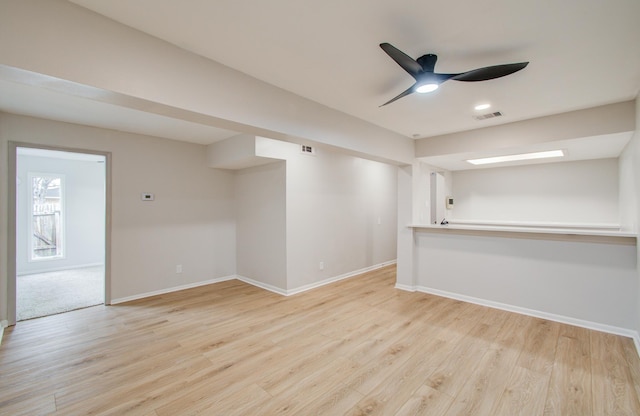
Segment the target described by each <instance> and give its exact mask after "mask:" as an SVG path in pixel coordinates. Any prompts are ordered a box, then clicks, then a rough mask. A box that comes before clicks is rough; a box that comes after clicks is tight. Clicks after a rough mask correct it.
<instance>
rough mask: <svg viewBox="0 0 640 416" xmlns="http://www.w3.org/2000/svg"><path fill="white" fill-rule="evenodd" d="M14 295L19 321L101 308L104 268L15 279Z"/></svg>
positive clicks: (89, 268) (65, 271) (33, 275)
mask: <svg viewBox="0 0 640 416" xmlns="http://www.w3.org/2000/svg"><path fill="white" fill-rule="evenodd" d="M16 292H17V296H16V317H17V320H18V321H23V320H25V319H31V318H37V317H41V316H48V315H54V314H57V313H62V312H67V311H72V310H74V309H80V308H86V307H88V306H94V305H100V304H102V303H103V302H104V268H103V267H102V266H99V267H87V268H83V269H72V270H63V271H57V272H49V273H39V274H30V275H24V276H18V278H17V281H16Z"/></svg>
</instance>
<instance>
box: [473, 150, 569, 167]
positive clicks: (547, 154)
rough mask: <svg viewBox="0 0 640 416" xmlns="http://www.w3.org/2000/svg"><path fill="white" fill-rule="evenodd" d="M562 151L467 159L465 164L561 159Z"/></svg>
mask: <svg viewBox="0 0 640 416" xmlns="http://www.w3.org/2000/svg"><path fill="white" fill-rule="evenodd" d="M563 156H564V151H562V150H549V151H546V152H534V153H520V154H517V155H507V156H496V157H485V158H481V159H469V160H467V162H469V163H471V164H472V165H487V164H490V163H503V162H514V161H519V160H532V159H546V158H551V157H563Z"/></svg>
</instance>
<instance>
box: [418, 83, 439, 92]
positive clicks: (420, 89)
mask: <svg viewBox="0 0 640 416" xmlns="http://www.w3.org/2000/svg"><path fill="white" fill-rule="evenodd" d="M437 89H438V84H422V85H420V86H419V87H418V88H416V92H419V93H421V94H424V93H425V92H431V91H435V90H437Z"/></svg>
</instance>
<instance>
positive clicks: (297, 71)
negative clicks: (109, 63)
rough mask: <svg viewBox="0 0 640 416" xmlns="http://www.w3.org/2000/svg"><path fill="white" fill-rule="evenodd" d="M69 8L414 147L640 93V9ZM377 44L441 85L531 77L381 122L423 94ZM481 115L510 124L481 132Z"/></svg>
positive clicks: (623, 3)
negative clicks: (458, 75) (428, 63)
mask: <svg viewBox="0 0 640 416" xmlns="http://www.w3.org/2000/svg"><path fill="white" fill-rule="evenodd" d="M71 1H72V2H73V3H76V4H78V5H81V6H83V7H86V8H89V9H91V10H93V11H95V12H97V13H100V14H102V15H104V16H107V17H110V18H112V19H114V20H116V21H119V22H121V23H124V24H126V25H129V26H131V27H133V28H136V29H139V30H141V31H143V32H146V33H149V34H151V35H153V36H156V37H158V38H161V39H164V40H166V41H168V42H171V43H173V44H175V45H177V46H179V47H181V48H184V49H187V50H189V51H192V52H195V53H197V54H200V55H202V56H205V57H208V58H210V59H212V60H215V61H217V62H220V63H222V64H224V65H227V66H229V67H231V68H234V69H237V70H239V71H241V72H244V73H246V74H249V75H251V76H253V77H255V78H258V79H260V80H263V81H265V82H267V83H270V84H273V85H276V86H278V87H281V88H283V89H285V90H288V91H291V92H293V93H296V94H298V95H301V96H303V97H306V98H308V99H311V100H313V101H316V102H319V103H321V104H324V105H326V106H328V107H332V108H334V109H337V110H340V111H342V112H344V113H347V114H350V115H353V116H355V117H358V118H361V119H364V120H367V121H369V122H371V123H374V124H377V125H379V126H382V127H384V128H386V129H389V130H392V131H395V132H398V133H401V134H403V135H406V136H408V137H426V136H433V135H438V134H444V133H450V132H455V131H462V130H469V129H474V128H478V127H485V126H489V125H495V124H502V123H508V122H513V121H517V120H522V119H528V118H533V117H539V116H544V115H549V114H555V113H561V112H566V111H571V110H577V109H581V108H588V107H594V106H598V105H602V104H608V103H613V102H619V101H625V100H630V99H633V98H635V96H636V95H637V93H638V89H639V87H640V48H638V41H640V1H638V0H608V1H602V0H562V1H552V0H543V1H541V0H517V1H514V0H485V1H476V0H458V1H437V2H436V1H418V0H393V1H392V0H349V1H346V2H345V1H341V0H325V1H322V2H320V1H317V2H305V1H300V0H270V1H256V0H216V1H202V0H181V1H175V0H109V1H104V0H71ZM381 42H389V43H391V44H393V45H394V46H396V47H397V48H399V49H401V50H403V51H404V52H406V53H407V54H408V55H410V56H412V57H414V58H416V57H418V56H420V55H422V54H425V53H436V54H437V55H438V56H439V61H438V63H437V64H436V71H437V72H463V71H466V70H470V69H474V68H477V67H483V66H488V65H495V64H501V63H510V62H521V61H530V64H529V66H528V67H527V68H525V69H524V70H522V71H520V72H518V73H516V74H513V75H510V76H507V77H504V78H499V79H495V80H491V81H485V82H477V83H464V82H455V81H449V82H447V83H445V84H443V85H442V86H441V88H440V89H439V90H437V91H436V92H435V93H432V94H426V95H419V94H413V95H411V96H409V97H405V98H402V99H401V100H399V101H397V102H395V103H392V104H390V105H388V106H385V107H382V108H380V107H379V105H380V104H382V103H384V102H386V101H387V100H389V99H390V98H392V97H394V96H396V95H397V94H399V93H400V92H402V91H404V90H405V89H406V88H408V87H409V86H411V85H412V83H413V79H412V78H411V77H410V76H409V75H408V74H407V73H405V72H404V71H403V70H402V69H401V68H400V67H399V66H398V65H397V64H396V63H395V62H393V61H392V60H391V59H390V58H389V57H388V56H387V55H386V54H385V53H384V52H383V51H382V50H381V49H380V48H379V46H378V45H379V44H380V43H381ZM485 101H488V102H490V103H492V104H493V107H492V109H491V110H492V111H502V112H503V113H504V117H500V118H497V119H491V120H486V121H482V122H480V121H477V120H475V119H474V117H473V116H474V115H475V114H474V110H473V106H474V105H475V104H477V103H479V102H485Z"/></svg>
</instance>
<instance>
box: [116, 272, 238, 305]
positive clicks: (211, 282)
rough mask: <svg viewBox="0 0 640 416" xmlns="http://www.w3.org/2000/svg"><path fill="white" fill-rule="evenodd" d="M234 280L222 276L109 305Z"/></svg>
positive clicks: (130, 297) (128, 298) (133, 296)
mask: <svg viewBox="0 0 640 416" xmlns="http://www.w3.org/2000/svg"><path fill="white" fill-rule="evenodd" d="M235 278H236V276H224V277H218V278H216V279H210V280H203V281H201V282H195V283H189V284H186V285H181V286H174V287H170V288H167V289H160V290H155V291H153V292H146V293H140V294H138V295H132V296H125V297H123V298H117V299H111V303H110V304H111V305H117V304H118V303H124V302H131V301H132V300H138V299H144V298H148V297H151V296H158V295H164V294H166V293H171V292H178V291H180V290H185V289H192V288H194V287H198V286H206V285H210V284H213V283H220V282H226V281H227V280H233V279H235Z"/></svg>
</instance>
